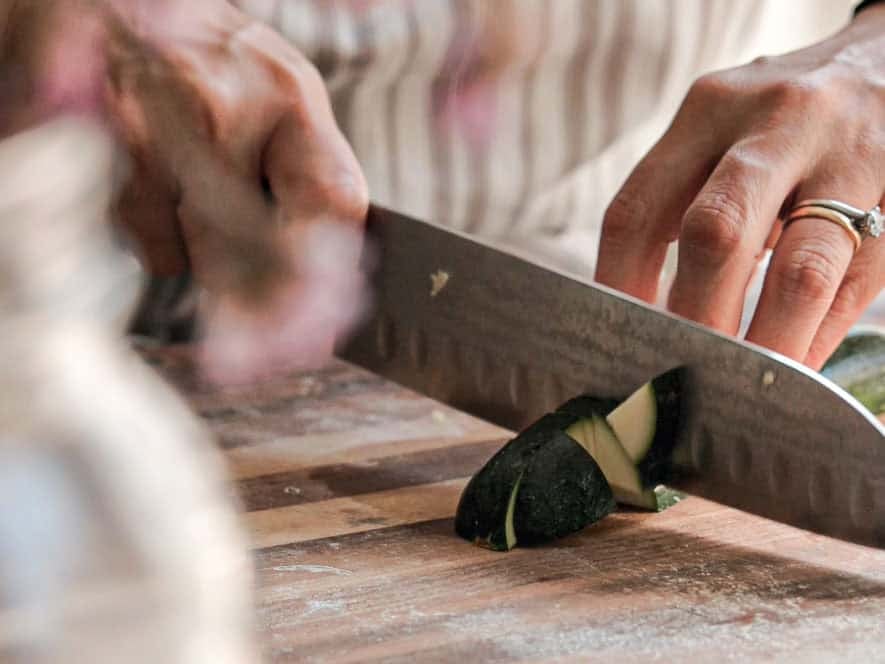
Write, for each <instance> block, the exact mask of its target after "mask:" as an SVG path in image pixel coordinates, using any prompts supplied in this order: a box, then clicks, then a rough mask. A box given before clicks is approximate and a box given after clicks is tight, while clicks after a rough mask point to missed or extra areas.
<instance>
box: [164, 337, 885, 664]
mask: <svg viewBox="0 0 885 664" xmlns="http://www.w3.org/2000/svg"><path fill="white" fill-rule="evenodd" d="M148 357H149V359H150V361H151V362H152V363H153V364H155V365H156V366H158V367H159V368H160V369H161V370H162V371H163V372H164V373H165V374H166V375H167V376H168V377H169V378H170V379H171V380H172V381H173V382H174V383H175V384H176V385H178V386H179V387H180V388H181V389H182V391H183V392H184V393H185V395H186V396H187V398H188V399H189V400H190V401H191V403H192V404H193V405H194V407H195V408H196V409H197V410H198V411H199V412H200V413H201V414H202V415H203V416H204V417H205V418H206V419H207V421H208V422H209V423H210V425H211V426H212V428H213V429H214V430H215V431H216V433H217V434H218V437H219V440H220V444H221V446H222V448H223V450H224V453H225V454H226V456H227V459H228V460H229V463H230V470H231V474H232V478H233V481H232V491H235V492H236V493H237V494H238V495H239V497H240V499H241V501H242V504H243V505H244V508H245V510H246V512H245V517H244V518H245V523H246V527H247V528H248V530H249V532H250V533H251V536H252V541H253V543H254V549H255V551H254V553H255V563H256V569H257V572H258V595H257V604H258V606H257V622H258V627H259V631H260V636H261V639H262V642H263V645H264V647H265V651H266V653H267V655H268V659H269V660H270V661H273V662H289V661H306V662H314V661H315V662H330V661H334V662H375V661H379V662H380V661H383V662H415V661H428V662H459V663H461V662H474V661H484V662H485V661H515V660H520V661H588V660H592V661H617V662H626V661H642V660H654V661H691V662H693V663H697V662H706V661H710V662H714V661H715V662H720V661H739V662H746V661H772V660H780V661H799V660H802V661H803V662H817V661H840V662H844V661H864V662H873V661H885V551H878V550H873V549H866V548H863V547H858V546H853V545H849V544H846V543H843V542H838V541H834V540H829V539H827V538H823V537H819V536H816V535H812V534H809V533H806V532H803V531H800V530H796V529H793V528H789V527H786V526H783V525H780V524H777V523H774V522H770V521H766V520H764V519H761V518H758V517H754V516H750V515H747V514H744V513H741V512H738V511H736V510H732V509H729V508H726V507H722V506H720V505H716V504H714V503H710V502H708V501H704V500H701V499H698V498H693V497H692V498H688V499H686V500H685V501H683V502H682V503H680V504H679V505H677V506H676V507H674V508H672V509H670V510H668V511H667V512H664V513H661V514H644V513H638V512H628V513H619V514H615V515H613V516H611V517H608V518H606V519H605V520H604V521H603V522H601V523H599V524H597V525H595V526H593V527H591V528H589V529H587V530H585V531H584V532H582V533H580V534H578V535H575V536H572V537H569V538H566V539H564V540H562V541H560V542H557V543H555V544H550V545H548V546H544V547H539V548H533V549H517V550H515V551H513V552H510V553H494V552H490V551H487V550H483V549H479V548H477V547H475V546H473V545H471V544H469V543H467V542H464V541H462V540H460V539H458V538H457V537H456V536H455V535H454V533H453V528H452V516H453V514H454V510H455V506H456V503H457V500H458V496H459V495H460V491H461V489H462V488H463V486H464V484H465V482H466V480H467V478H468V477H469V475H470V474H472V473H473V472H474V471H475V470H476V469H477V468H479V467H480V466H481V465H482V463H484V461H485V460H486V459H487V458H488V457H489V456H490V455H491V454H492V453H493V452H494V451H495V450H496V449H498V448H499V447H500V446H501V445H502V443H503V442H504V441H505V440H506V438H507V433H506V432H504V431H502V430H500V429H497V428H495V427H493V426H491V425H488V424H485V423H483V422H480V421H478V420H476V419H473V418H471V417H469V416H466V415H464V414H462V413H459V412H456V411H454V410H452V409H450V408H448V407H446V406H443V405H440V404H438V403H436V402H433V401H431V400H429V399H426V398H423V397H420V396H418V395H416V394H414V393H412V392H409V391H407V390H404V389H402V388H400V387H398V386H396V385H393V384H391V383H389V382H386V381H384V380H382V379H380V378H378V377H375V376H373V375H371V374H368V373H366V372H364V371H362V370H359V369H356V368H354V367H352V366H349V365H347V364H345V363H342V362H337V361H336V362H334V363H332V364H331V365H330V366H328V367H327V368H325V369H323V370H320V371H315V372H309V373H298V374H293V375H291V376H289V377H287V378H285V379H281V380H277V381H275V382H273V383H269V384H267V385H264V386H262V387H261V388H260V389H255V390H251V391H249V392H242V391H240V392H236V391H228V392H224V391H219V390H215V389H211V388H208V387H206V386H203V385H201V384H200V383H199V382H198V381H197V380H196V378H195V374H194V372H193V371H192V369H191V360H190V356H189V354H188V351H187V350H186V349H163V350H160V351H153V352H151V353H149V355H148Z"/></svg>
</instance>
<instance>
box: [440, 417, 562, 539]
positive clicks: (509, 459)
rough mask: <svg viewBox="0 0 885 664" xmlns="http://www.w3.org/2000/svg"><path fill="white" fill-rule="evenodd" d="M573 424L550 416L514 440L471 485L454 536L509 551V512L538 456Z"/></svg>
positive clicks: (458, 512)
mask: <svg viewBox="0 0 885 664" xmlns="http://www.w3.org/2000/svg"><path fill="white" fill-rule="evenodd" d="M573 421H574V417H572V416H570V415H564V414H561V413H551V414H547V415H545V416H544V417H542V418H541V419H539V420H538V421H537V422H535V423H534V424H532V425H531V426H529V427H528V428H527V429H525V430H524V431H523V432H522V433H520V434H519V435H518V436H516V438H513V439H512V440H511V441H510V442H508V443H507V444H506V445H505V446H504V447H502V448H501V449H500V450H498V451H497V452H496V453H495V455H494V456H492V458H491V459H490V460H489V461H488V462H487V463H486V464H485V465H484V466H483V467H482V468H481V469H480V470H479V472H477V473H476V474H475V475H474V476H473V478H472V479H471V480H470V482H468V484H467V486H466V487H465V489H464V492H463V493H462V494H461V499H460V501H459V502H458V509H457V511H456V513H455V532H457V533H458V534H459V535H460V536H461V537H463V538H464V539H467V540H470V541H472V542H475V543H476V544H478V545H480V546H487V547H489V548H490V549H495V550H501V551H507V550H508V549H509V548H511V547H509V546H508V543H507V533H506V528H507V511H508V510H507V508H508V506H509V505H510V499H511V497H513V496H514V489H515V488H517V483H518V482H519V480H520V478H521V477H522V475H523V473H524V472H525V470H526V468H527V467H528V465H529V462H530V461H531V459H532V457H533V456H534V455H535V453H536V452H537V451H538V450H539V449H540V448H541V447H543V446H544V445H545V444H547V443H548V442H550V440H551V439H552V438H553V435H554V434H555V433H556V432H558V431H559V432H561V431H562V430H563V429H565V427H567V426H568V425H569V424H571V423H572V422H573Z"/></svg>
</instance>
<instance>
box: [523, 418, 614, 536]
mask: <svg viewBox="0 0 885 664" xmlns="http://www.w3.org/2000/svg"><path fill="white" fill-rule="evenodd" d="M614 509H615V499H614V496H613V495H612V490H611V489H610V488H609V485H608V482H606V480H605V475H604V474H603V472H602V470H601V469H600V468H599V466H598V465H597V463H596V462H595V461H594V460H593V457H591V456H590V455H589V454H587V452H586V450H585V449H584V448H583V447H581V445H579V444H578V443H577V442H576V441H575V440H574V439H573V438H571V437H570V436H568V435H566V434H565V433H564V432H562V431H557V432H555V433H554V434H553V437H552V438H551V440H550V442H549V443H548V444H547V445H545V446H544V447H542V448H541V449H539V450H538V452H537V453H536V454H535V456H534V457H533V458H532V461H531V463H530V464H529V467H528V469H527V470H526V472H525V474H524V475H523V476H522V480H521V482H519V486H518V491H517V492H516V506H515V510H514V515H513V528H514V532H515V535H516V540H517V541H518V542H519V543H520V544H538V543H541V542H546V541H549V540H551V539H554V538H557V537H565V536H566V535H569V534H571V533H574V532H577V531H579V530H581V529H582V528H584V527H585V526H589V525H590V524H592V523H596V522H597V521H599V520H600V519H601V518H603V517H604V516H606V515H608V514H611V513H612V512H613V511H614Z"/></svg>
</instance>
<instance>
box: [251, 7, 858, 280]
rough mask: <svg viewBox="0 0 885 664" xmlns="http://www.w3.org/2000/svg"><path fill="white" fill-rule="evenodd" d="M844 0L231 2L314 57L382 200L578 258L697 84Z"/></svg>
mask: <svg viewBox="0 0 885 664" xmlns="http://www.w3.org/2000/svg"><path fill="white" fill-rule="evenodd" d="M852 4H853V3H852V1H851V0H802V1H801V2H784V1H783V0H780V1H778V0H240V2H239V5H240V6H241V7H243V8H244V9H245V10H246V11H249V12H251V13H252V14H254V15H255V16H256V17H257V18H260V19H261V20H263V21H265V22H267V23H269V24H270V25H272V26H274V27H275V28H276V29H277V30H278V31H279V32H280V33H281V34H283V35H284V36H285V37H286V38H288V39H289V40H290V41H291V42H292V43H293V44H294V45H295V46H297V47H298V48H299V49H300V50H301V51H302V52H303V53H304V54H305V55H306V56H307V57H308V58H309V59H310V60H311V61H312V62H314V63H315V65H316V66H317V68H318V69H319V71H320V73H321V74H322V75H323V77H324V79H325V81H326V83H327V86H328V90H329V93H330V96H331V99H332V104H333V108H334V110H335V113H336V117H337V119H338V122H339V124H340V126H341V127H342V130H343V131H344V133H345V135H346V136H347V137H348V139H349V140H350V142H351V145H352V146H353V148H354V151H355V153H356V155H357V157H358V159H359V161H360V163H361V165H362V167H363V169H364V171H365V174H366V177H367V180H368V182H369V187H370V192H371V195H372V199H373V200H374V201H376V202H379V203H381V204H383V205H387V206H390V207H393V208H395V209H397V210H401V211H404V212H406V213H409V214H412V215H415V216H418V217H421V218H425V219H432V220H435V221H437V222H439V223H442V224H444V225H447V226H450V227H453V228H457V229H461V230H465V231H468V232H473V233H478V234H481V235H484V236H486V237H489V238H493V239H496V240H497V241H498V242H500V243H503V244H505V245H510V246H511V247H513V248H516V249H519V250H522V251H524V252H529V253H531V254H534V255H535V256H537V257H540V258H546V259H549V260H551V261H555V262H557V263H559V264H560V265H561V266H562V267H566V268H568V269H572V270H577V271H583V272H585V273H586V272H589V271H591V270H592V267H593V262H594V257H595V253H596V240H597V238H598V234H599V227H600V222H601V218H602V213H603V211H604V210H605V207H606V205H607V203H608V201H609V200H610V199H611V197H612V196H613V195H614V193H615V192H616V191H617V189H618V187H619V186H620V184H621V182H622V181H623V180H624V178H625V177H626V176H627V174H628V173H629V171H630V169H631V168H632V166H633V165H634V164H635V163H636V162H637V161H638V160H639V158H640V157H641V156H642V155H643V154H644V153H645V152H646V151H647V150H648V148H649V147H650V146H651V145H652V143H653V142H654V140H655V139H656V138H657V137H659V136H660V135H661V134H662V133H663V131H664V130H665V129H666V126H667V124H668V122H669V121H670V119H671V118H672V115H673V113H674V112H675V110H676V108H677V107H678V105H679V102H680V100H681V99H682V97H683V96H684V95H685V93H686V91H687V89H688V87H689V85H690V84H691V82H692V81H693V80H694V79H695V78H697V77H698V76H699V75H701V74H703V73H705V72H707V71H710V70H714V69H719V68H724V67H731V66H735V65H738V64H740V63H741V62H744V61H746V60H748V59H750V58H752V57H754V56H756V55H760V54H762V53H772V52H781V51H785V50H789V49H791V48H795V47H797V46H799V45H801V44H804V43H809V42H811V41H814V40H816V39H819V38H821V37H822V36H823V35H825V34H826V33H828V32H832V31H834V30H835V29H837V28H838V27H839V26H840V25H842V24H844V23H845V22H846V21H847V19H848V16H849V15H850V10H851V7H852ZM674 177H678V173H677V174H674Z"/></svg>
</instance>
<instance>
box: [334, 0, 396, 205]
mask: <svg viewBox="0 0 885 664" xmlns="http://www.w3.org/2000/svg"><path fill="white" fill-rule="evenodd" d="M364 20H365V21H366V22H367V23H368V24H369V25H370V27H371V29H370V31H369V32H370V35H371V42H370V43H369V44H365V45H363V48H364V49H365V51H366V53H367V54H368V57H369V58H370V63H369V65H368V67H366V68H365V70H364V71H363V72H362V76H361V78H360V80H359V81H358V82H356V83H355V86H356V87H355V88H354V90H353V101H352V103H351V106H350V117H349V118H348V119H347V126H348V127H349V129H350V133H351V137H352V138H351V140H352V142H353V148H354V150H355V152H356V153H357V154H358V155H361V160H362V165H363V168H365V170H366V176H367V178H368V180H369V190H370V191H371V192H372V198H373V199H374V200H375V201H377V202H379V203H381V204H382V205H390V204H391V202H392V201H391V200H390V181H391V178H390V169H389V164H390V160H389V153H388V151H389V149H390V141H389V139H388V136H387V128H388V123H387V113H388V91H389V86H390V85H391V84H392V82H393V81H394V77H395V76H396V74H397V73H398V72H399V71H400V70H401V69H402V65H403V61H404V58H405V55H406V53H405V50H406V47H407V45H408V34H409V25H408V19H407V17H406V15H405V13H404V12H403V11H402V10H401V9H400V8H399V7H396V6H393V7H391V6H390V5H378V6H376V7H375V8H373V9H371V10H370V11H369V12H368V14H367V15H366V16H365V18H364Z"/></svg>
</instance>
